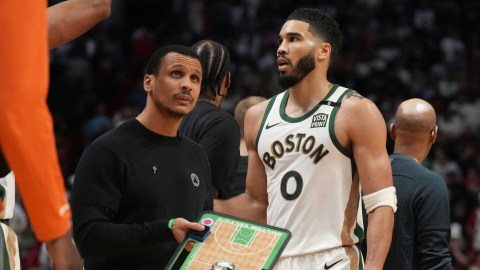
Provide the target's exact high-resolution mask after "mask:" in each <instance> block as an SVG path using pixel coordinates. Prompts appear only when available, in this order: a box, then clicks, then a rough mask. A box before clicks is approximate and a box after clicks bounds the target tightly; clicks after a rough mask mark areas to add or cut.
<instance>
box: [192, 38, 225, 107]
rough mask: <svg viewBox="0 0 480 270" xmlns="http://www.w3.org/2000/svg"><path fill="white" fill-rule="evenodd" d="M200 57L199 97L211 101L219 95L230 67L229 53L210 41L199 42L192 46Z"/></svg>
mask: <svg viewBox="0 0 480 270" xmlns="http://www.w3.org/2000/svg"><path fill="white" fill-rule="evenodd" d="M192 48H193V50H194V51H195V52H196V53H197V54H198V56H199V57H200V61H201V64H202V69H203V79H202V87H201V90H200V96H201V97H203V98H206V99H210V100H213V99H215V97H216V96H217V95H218V96H223V95H222V94H220V89H221V86H222V81H223V79H224V78H225V75H226V74H227V72H228V70H229V67H230V53H229V52H228V50H227V48H225V46H223V45H222V44H220V43H218V42H215V41H212V40H201V41H199V42H197V43H195V44H194V45H193V46H192Z"/></svg>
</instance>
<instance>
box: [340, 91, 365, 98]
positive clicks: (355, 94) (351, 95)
mask: <svg viewBox="0 0 480 270" xmlns="http://www.w3.org/2000/svg"><path fill="white" fill-rule="evenodd" d="M345 98H346V99H349V98H358V99H364V98H365V97H364V96H362V95H360V94H359V93H358V92H357V91H350V92H348V93H347V94H346V95H345Z"/></svg>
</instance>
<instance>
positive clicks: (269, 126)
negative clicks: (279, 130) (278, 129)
mask: <svg viewBox="0 0 480 270" xmlns="http://www.w3.org/2000/svg"><path fill="white" fill-rule="evenodd" d="M281 123H282V122H278V123H275V124H273V125H270V124H269V123H267V126H266V127H265V129H269V128H272V127H274V126H276V125H280V124H281Z"/></svg>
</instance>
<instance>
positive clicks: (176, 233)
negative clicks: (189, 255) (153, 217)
mask: <svg viewBox="0 0 480 270" xmlns="http://www.w3.org/2000/svg"><path fill="white" fill-rule="evenodd" d="M204 228H205V227H204V226H203V225H202V224H200V223H196V222H190V221H188V220H186V219H184V218H176V219H175V220H174V221H173V223H172V233H173V237H175V240H177V241H178V242H179V243H180V242H182V241H183V239H185V236H186V235H187V233H188V231H189V230H195V231H202V230H203V229H204ZM193 246H194V242H189V243H187V245H185V249H186V250H187V251H190V250H192V248H193Z"/></svg>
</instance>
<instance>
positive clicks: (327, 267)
mask: <svg viewBox="0 0 480 270" xmlns="http://www.w3.org/2000/svg"><path fill="white" fill-rule="evenodd" d="M341 261H343V259H340V260H339V261H337V262H335V263H333V264H330V265H327V263H325V266H323V268H325V269H330V268H332V267H333V266H334V265H335V264H337V263H339V262H341Z"/></svg>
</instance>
